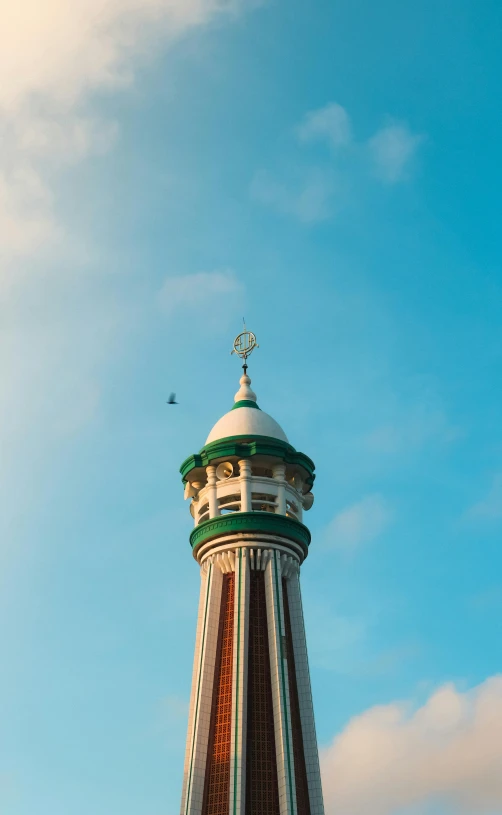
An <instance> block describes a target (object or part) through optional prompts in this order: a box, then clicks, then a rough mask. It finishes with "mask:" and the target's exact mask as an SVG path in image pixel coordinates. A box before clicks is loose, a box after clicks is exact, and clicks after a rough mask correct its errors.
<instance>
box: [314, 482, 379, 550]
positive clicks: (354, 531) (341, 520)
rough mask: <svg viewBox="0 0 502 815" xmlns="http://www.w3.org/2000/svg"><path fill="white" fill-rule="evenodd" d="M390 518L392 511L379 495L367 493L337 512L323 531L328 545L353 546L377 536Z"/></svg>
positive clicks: (367, 541)
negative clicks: (359, 499)
mask: <svg viewBox="0 0 502 815" xmlns="http://www.w3.org/2000/svg"><path fill="white" fill-rule="evenodd" d="M391 520H392V511H391V509H390V507H389V505H388V503H387V502H386V501H385V500H384V498H383V497H382V496H381V495H378V494H377V495H367V496H366V497H365V498H363V499H362V500H361V501H358V502H357V503H356V504H353V505H352V506H350V507H347V508H346V509H343V510H342V511H341V512H339V513H338V514H337V515H335V517H334V518H333V520H332V521H331V523H330V524H329V525H328V528H327V530H326V533H325V540H326V544H327V545H328V546H330V547H335V546H342V547H350V548H353V547H355V546H359V545H360V544H363V543H369V542H370V541H372V540H374V539H375V538H377V537H379V535H381V534H382V532H383V531H384V530H385V529H386V528H387V526H388V525H389V523H390V522H391Z"/></svg>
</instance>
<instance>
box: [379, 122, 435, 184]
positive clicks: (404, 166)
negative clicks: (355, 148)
mask: <svg viewBox="0 0 502 815" xmlns="http://www.w3.org/2000/svg"><path fill="white" fill-rule="evenodd" d="M422 141H423V136H421V135H419V134H416V133H412V132H411V130H410V129H409V127H408V126H407V125H406V124H400V123H394V124H390V125H388V126H387V127H384V128H382V129H381V130H379V131H378V132H377V133H375V135H374V136H373V137H372V138H371V139H370V140H369V142H368V146H369V150H370V155H371V158H372V161H373V167H374V171H375V174H376V176H377V177H378V178H380V180H381V181H385V182H386V183H388V184H395V183H396V182H398V181H403V180H404V179H405V178H407V176H408V174H409V171H410V168H411V165H412V162H413V159H414V157H415V155H416V152H417V150H418V147H419V145H420V144H421V143H422Z"/></svg>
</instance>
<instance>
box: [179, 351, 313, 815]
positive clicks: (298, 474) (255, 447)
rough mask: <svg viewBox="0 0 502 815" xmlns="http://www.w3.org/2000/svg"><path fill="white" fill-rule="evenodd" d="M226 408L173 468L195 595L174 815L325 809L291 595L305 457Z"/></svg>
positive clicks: (248, 394) (299, 552)
mask: <svg viewBox="0 0 502 815" xmlns="http://www.w3.org/2000/svg"><path fill="white" fill-rule="evenodd" d="M250 385H251V380H250V379H249V377H248V376H247V372H246V367H245V369H244V376H243V377H242V378H241V381H240V389H239V391H238V392H237V394H236V396H235V404H234V407H233V408H232V410H231V411H229V413H227V414H226V415H225V416H223V417H222V419H220V420H219V422H217V424H216V425H215V426H214V428H213V429H212V431H211V433H210V434H209V437H208V439H207V441H206V444H205V446H204V447H203V448H202V450H201V451H200V453H198V454H195V455H192V456H190V457H189V458H188V459H187V460H186V461H185V462H184V463H183V465H182V467H181V473H182V477H183V482H184V485H185V497H186V498H190V499H191V504H190V511H191V514H192V517H193V519H194V522H195V526H194V529H193V532H192V534H191V536H190V543H191V545H192V551H193V555H194V557H195V559H196V560H197V562H198V563H199V565H200V571H201V592H200V602H199V614H198V623H197V635H196V642H195V657H194V668H193V682H192V694H191V700H190V712H189V722H188V735H187V746H186V754H185V770H184V779H183V793H182V802H181V815H324V807H323V799H322V790H321V780H320V772H319V757H318V750H317V740H316V734H315V724H314V712H313V706H312V694H311V688H310V676H309V667H308V659H307V645H306V639H305V627H304V622H303V611H302V600H301V592H300V580H299V577H300V567H301V564H302V563H303V561H304V560H305V558H306V557H307V555H308V551H309V545H310V533H309V531H308V529H307V527H306V526H304V524H303V522H302V521H303V517H302V516H303V512H304V511H306V510H308V509H310V507H311V506H312V503H313V495H312V486H313V482H314V477H315V476H314V464H313V462H312V461H311V460H310V459H309V458H308V457H307V456H305V455H304V454H303V453H299V452H297V451H296V450H295V448H294V447H292V446H291V445H290V443H289V442H288V440H287V438H286V435H285V433H284V431H283V430H282V429H281V427H280V426H279V425H278V424H277V422H275V421H274V419H272V417H271V416H268V415H267V414H266V413H264V412H263V411H261V410H260V408H259V407H258V405H257V404H256V396H255V394H254V392H253V391H252V390H251V387H250Z"/></svg>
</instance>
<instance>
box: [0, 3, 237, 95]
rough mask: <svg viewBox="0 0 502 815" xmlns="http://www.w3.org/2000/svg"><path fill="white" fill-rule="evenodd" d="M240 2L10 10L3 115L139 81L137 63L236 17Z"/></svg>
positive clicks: (0, 86) (3, 52)
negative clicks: (214, 18) (196, 30)
mask: <svg viewBox="0 0 502 815" xmlns="http://www.w3.org/2000/svg"><path fill="white" fill-rule="evenodd" d="M236 5H237V3H236V2H234V0H73V2H72V3H68V2H67V1H66V0H45V2H44V3H40V2H38V0H19V2H17V3H9V4H7V3H6V4H5V6H4V11H3V14H2V39H1V45H2V47H1V49H0V76H1V77H2V82H1V83H0V108H3V109H4V110H5V111H12V110H14V109H16V108H17V109H18V108H19V107H20V106H21V105H22V104H23V103H24V102H25V101H26V100H27V99H28V98H29V97H33V96H34V95H39V96H40V95H42V96H43V97H44V98H45V99H48V98H50V99H52V100H53V101H58V102H59V103H64V104H68V103H72V102H75V101H76V100H77V99H78V98H79V97H80V96H81V95H82V94H83V93H86V92H89V91H93V90H95V89H96V88H103V87H108V88H109V87H114V86H116V85H123V84H124V83H128V82H130V81H131V78H132V76H133V67H132V63H131V57H132V56H134V55H137V54H143V55H145V54H146V53H150V52H151V49H152V44H154V43H155V41H157V42H158V43H159V42H161V41H162V40H163V39H165V38H172V37H174V36H177V35H179V34H180V33H181V32H182V31H183V30H185V29H187V28H189V27H192V26H195V25H200V24H201V23H203V22H205V21H206V20H207V19H209V17H210V16H211V15H213V14H216V13H218V12H223V11H229V10H231V9H232V8H235V6H236Z"/></svg>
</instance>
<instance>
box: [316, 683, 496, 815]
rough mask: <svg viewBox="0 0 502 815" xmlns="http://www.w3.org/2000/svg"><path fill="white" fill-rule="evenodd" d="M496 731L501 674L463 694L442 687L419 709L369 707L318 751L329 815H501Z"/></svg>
mask: <svg viewBox="0 0 502 815" xmlns="http://www.w3.org/2000/svg"><path fill="white" fill-rule="evenodd" d="M501 732H502V677H501V676H495V677H492V678H490V679H488V680H487V681H486V682H484V683H483V684H482V685H479V686H478V687H476V688H474V689H473V690H471V691H469V692H466V693H462V692H460V691H459V690H457V689H456V688H455V686H454V685H452V684H448V685H444V686H443V687H442V688H440V689H439V690H437V691H436V692H435V693H433V694H432V696H431V697H430V698H429V699H428V700H427V702H426V703H425V704H424V705H423V706H422V707H420V708H418V710H417V709H416V710H413V709H411V708H410V705H407V704H402V703H399V702H396V703H393V704H390V705H385V706H382V707H373V708H370V709H369V710H367V711H366V712H365V713H362V714H361V715H360V716H357V717H355V718H354V719H352V720H351V721H350V722H349V724H348V725H347V727H346V728H345V730H344V731H343V732H342V733H341V734H340V735H339V736H337V737H336V738H335V739H334V741H333V743H332V745H331V746H330V747H328V748H327V749H325V750H323V751H322V754H321V765H322V773H323V788H324V796H325V805H326V813H327V815H335V813H338V812H343V813H344V815H366V813H368V812H372V813H374V815H397V813H402V812H405V811H408V810H409V809H411V808H414V807H419V808H421V810H422V811H423V810H424V808H425V807H426V806H427V805H429V804H440V805H441V806H442V808H444V809H445V810H447V811H448V812H452V813H475V815H485V813H486V815H493V813H496V812H501V811H502V751H501V748H500V733H501ZM419 811H420V809H419Z"/></svg>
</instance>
